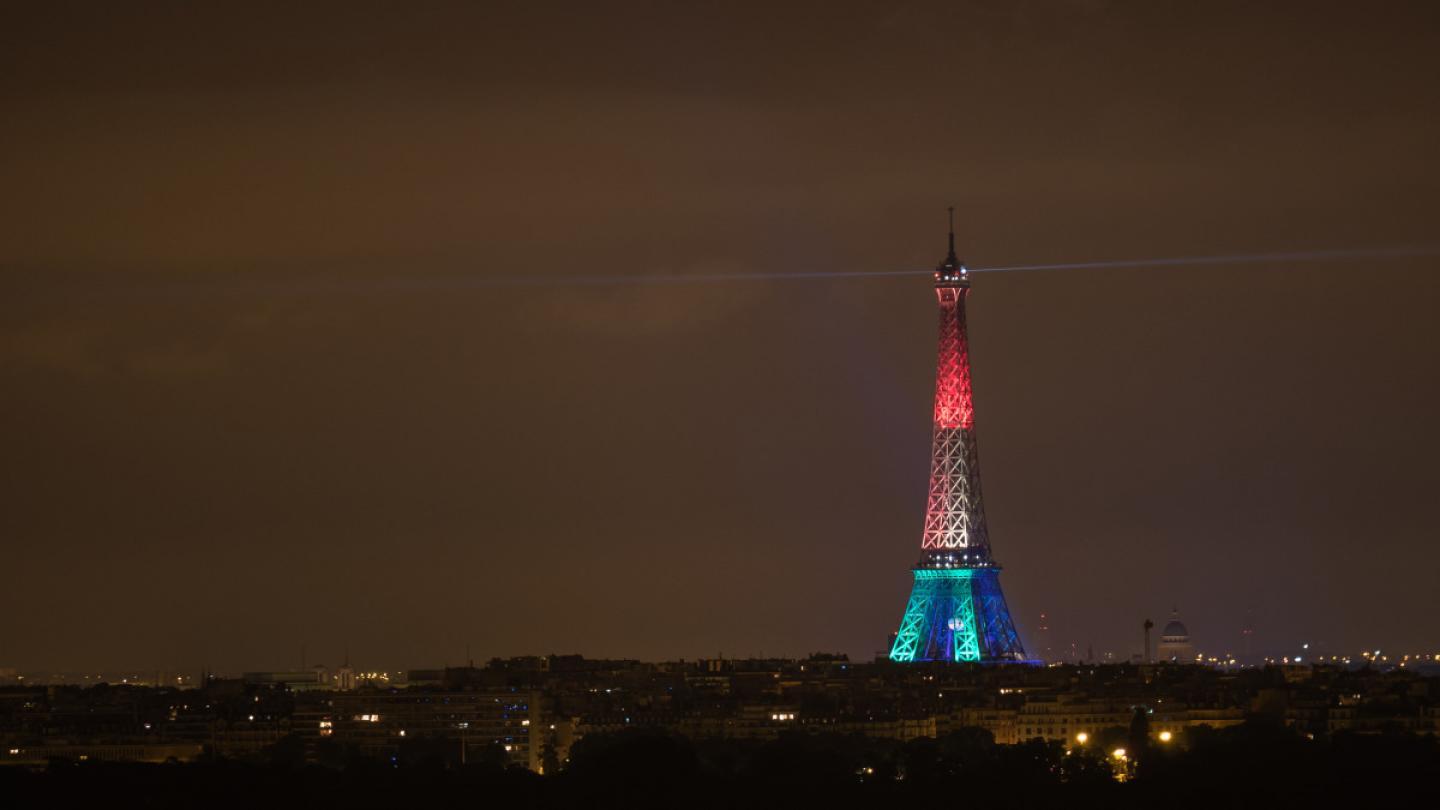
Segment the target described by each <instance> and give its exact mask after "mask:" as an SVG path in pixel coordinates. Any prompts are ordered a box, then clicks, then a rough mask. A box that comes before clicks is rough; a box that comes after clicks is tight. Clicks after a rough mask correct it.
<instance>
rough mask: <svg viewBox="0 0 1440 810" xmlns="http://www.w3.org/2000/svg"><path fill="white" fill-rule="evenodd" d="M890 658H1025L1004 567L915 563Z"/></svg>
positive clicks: (996, 660) (1006, 660) (994, 660)
mask: <svg viewBox="0 0 1440 810" xmlns="http://www.w3.org/2000/svg"><path fill="white" fill-rule="evenodd" d="M890 660H891V661H902V662H908V661H969V662H975V663H1019V662H1023V661H1025V649H1024V648H1023V647H1022V646H1021V644H1020V636H1019V634H1018V633H1016V632H1015V623H1014V622H1013V621H1011V620H1010V609H1009V608H1008V607H1007V606H1006V605H1005V595H1004V594H1003V593H1001V592H1000V568H999V567H998V566H986V567H981V568H923V567H922V568H916V569H915V587H914V589H912V590H911V591H910V601H909V602H908V603H907V604H906V605H905V616H904V618H902V619H901V620H900V632H899V633H898V634H897V635H896V636H895V645H894V647H892V648H891V650H890Z"/></svg>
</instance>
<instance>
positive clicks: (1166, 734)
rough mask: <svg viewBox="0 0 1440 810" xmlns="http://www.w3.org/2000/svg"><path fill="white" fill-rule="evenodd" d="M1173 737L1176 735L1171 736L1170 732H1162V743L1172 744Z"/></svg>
mask: <svg viewBox="0 0 1440 810" xmlns="http://www.w3.org/2000/svg"><path fill="white" fill-rule="evenodd" d="M1173 736H1174V735H1172V734H1171V733H1170V732H1168V731H1162V732H1160V742H1170V739H1171V737H1173Z"/></svg>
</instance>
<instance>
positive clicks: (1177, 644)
mask: <svg viewBox="0 0 1440 810" xmlns="http://www.w3.org/2000/svg"><path fill="white" fill-rule="evenodd" d="M1194 657H1195V648H1194V647H1193V646H1191V644H1190V631H1189V630H1188V629H1186V627H1185V625H1184V624H1183V623H1181V621H1180V612H1179V611H1178V610H1172V611H1170V621H1168V622H1166V623H1165V626H1164V627H1162V628H1161V629H1160V660H1161V661H1189V660H1191V659H1193V658H1194Z"/></svg>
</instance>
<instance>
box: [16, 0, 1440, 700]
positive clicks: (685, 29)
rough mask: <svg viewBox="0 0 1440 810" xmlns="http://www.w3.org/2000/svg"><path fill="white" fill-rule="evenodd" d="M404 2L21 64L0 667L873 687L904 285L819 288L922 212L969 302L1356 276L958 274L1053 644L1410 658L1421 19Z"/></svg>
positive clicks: (1426, 518)
mask: <svg viewBox="0 0 1440 810" xmlns="http://www.w3.org/2000/svg"><path fill="white" fill-rule="evenodd" d="M426 8H427V9H428V10H427V11H426V12H425V13H405V12H402V11H401V10H399V9H398V8H391V7H389V6H386V5H384V4H377V5H374V6H366V7H365V8H363V9H357V8H354V7H352V6H350V5H349V4H345V5H334V6H330V5H326V4H325V3H317V4H307V6H306V7H304V8H299V9H291V10H288V11H286V12H285V13H284V14H283V15H282V14H272V13H270V12H268V11H267V10H265V9H254V8H252V7H250V6H249V5H248V4H234V5H231V4H226V3H217V4H206V7H205V8H196V9H164V10H161V9H158V8H157V10H156V11H155V13H154V14H149V15H145V14H139V13H134V12H132V11H125V10H118V9H87V10H86V11H85V13H81V14H77V13H74V10H73V9H70V10H68V11H67V10H66V8H65V7H64V4H56V5H55V6H54V7H49V5H48V4H47V7H45V8H40V7H35V8H27V9H25V10H23V11H20V12H17V14H16V15H15V19H14V20H13V23H14V24H12V25H7V27H6V30H4V31H0V53H4V54H5V56H4V59H5V60H6V64H7V66H9V67H10V68H11V69H10V70H6V71H0V93H3V95H4V97H5V98H6V99H7V101H8V103H9V105H10V108H11V109H12V110H13V114H12V115H11V116H8V118H9V125H7V127H5V128H4V129H3V131H0V172H3V174H4V176H5V177H7V184H6V185H7V187H8V193H7V194H4V195H3V196H0V223H4V225H3V227H4V228H5V231H4V233H5V237H6V238H5V239H4V240H3V242H4V248H3V249H0V292H3V295H4V296H5V300H6V302H7V304H9V306H7V307H6V308H5V309H6V312H5V314H4V315H3V316H0V386H3V390H4V391H5V392H6V396H5V397H3V398H0V424H3V425H4V426H5V427H4V437H5V446H6V449H5V453H4V456H5V462H4V464H3V465H0V475H3V486H0V492H3V494H0V536H3V538H4V539H5V550H6V555H7V565H6V567H7V570H8V571H9V573H10V575H9V577H7V580H6V585H5V587H4V588H0V669H4V668H13V669H16V670H20V671H34V670H54V671H89V670H97V669H103V670H127V669H135V670H151V671H153V670H156V669H164V670H170V671H186V672H198V671H199V670H200V668H201V667H205V666H208V667H211V668H214V669H216V670H218V671H227V672H238V671H243V670H247V669H255V670H263V669H281V668H285V667H288V666H292V665H293V663H294V662H295V661H297V660H298V658H299V657H300V656H299V654H298V651H299V650H300V648H301V647H302V645H304V646H305V647H306V649H307V650H308V652H307V656H308V657H310V659H311V660H312V661H316V662H319V661H324V662H327V663H332V664H333V663H335V662H338V661H339V660H341V658H342V656H344V655H345V654H346V651H348V652H349V655H350V657H351V658H352V659H353V660H355V661H370V662H385V663H386V664H387V665H393V664H404V665H410V666H426V665H430V666H435V665H441V664H444V663H459V662H460V661H462V660H463V659H464V657H465V656H466V655H467V653H466V650H470V651H472V652H471V653H468V655H473V657H474V658H475V659H477V660H488V659H489V658H492V657H508V656H518V655H546V654H551V653H579V654H583V655H586V656H590V657H595V658H602V657H604V658H638V659H642V660H673V659H678V658H686V659H696V658H705V657H714V656H717V655H719V654H722V653H723V654H724V655H725V656H726V657H735V658H740V657H747V656H758V655H761V654H766V655H772V656H783V657H798V656H804V655H806V654H809V653H812V652H817V651H825V652H841V653H846V654H848V655H850V656H851V658H852V659H854V660H866V661H868V660H870V659H871V658H872V657H873V656H875V655H876V654H877V653H884V652H885V651H886V650H887V649H888V645H887V640H888V637H889V636H890V634H891V633H893V632H895V629H896V627H895V625H896V619H897V615H896V611H897V609H898V608H899V607H900V606H901V605H903V604H904V600H905V596H906V594H907V592H908V591H907V589H908V588H909V587H910V585H911V578H910V575H909V574H908V573H907V571H908V569H909V568H910V567H911V566H912V565H913V564H914V563H915V540H916V535H917V533H919V532H920V531H921V530H922V528H923V519H924V511H925V505H926V503H925V502H926V492H927V487H926V485H927V479H926V469H925V459H926V457H927V453H926V451H927V447H928V445H929V442H930V430H931V424H930V421H931V419H930V416H931V402H932V397H933V393H934V380H935V376H934V375H935V367H934V362H935V356H934V338H935V335H934V327H935V324H934V310H933V307H934V302H933V298H932V295H933V290H932V289H931V286H932V284H931V282H930V281H929V280H928V279H926V278H925V277H924V275H923V273H922V274H921V275H899V274H897V275H874V276H857V277H853V278H820V277H814V276H813V275H812V274H821V273H829V272H834V273H877V274H879V273H899V272H900V271H908V270H916V269H918V270H921V271H923V270H924V269H925V268H928V267H931V266H933V263H934V261H935V258H936V255H937V252H938V251H939V250H940V249H941V248H942V246H943V240H944V233H945V232H944V211H945V208H946V206H948V205H950V204H954V205H955V207H956V230H957V236H956V238H957V249H958V250H959V252H960V253H961V254H962V255H963V257H964V258H965V259H966V260H967V261H969V262H971V263H972V264H973V265H974V266H976V267H979V268H983V267H997V268H998V267H1008V266H1013V265H1037V264H1073V263H1084V262H1092V261H1093V262H1104V261H1109V260H1115V261H1125V260H1133V259H1144V258H1146V257H1195V256H1221V255H1229V254H1253V253H1269V252H1278V253H1306V252H1310V251H1329V250H1335V251H1362V252H1363V251H1373V253H1369V254H1367V257H1366V258H1359V257H1358V254H1352V255H1350V256H1349V257H1348V258H1344V257H1341V258H1336V259H1332V260H1326V261H1311V260H1305V259H1300V258H1296V259H1295V260H1294V261H1275V262H1268V263H1263V264H1254V265H1242V264H1221V263H1217V264H1213V265H1186V266H1134V267H1112V268H1101V267H1096V268H1090V269H1074V270H1055V271H1048V272H1033V273H1018V272H1017V273H1000V272H995V273H976V274H975V279H974V293H975V294H974V296H973V298H972V299H971V305H970V309H969V312H968V318H969V328H970V342H971V349H972V352H971V361H972V363H973V367H974V379H975V392H976V393H975V402H974V408H975V414H976V421H977V422H978V423H979V424H980V425H982V426H983V427H981V428H980V438H979V443H980V445H981V455H983V457H984V459H985V490H986V518H987V520H988V525H989V531H990V533H991V535H992V537H993V538H994V541H995V542H996V543H998V544H999V546H1000V548H1001V549H1002V550H1001V551H998V552H997V555H998V556H999V557H1000V558H1002V560H1003V562H1004V565H1005V575H1004V587H1005V595H1006V598H1007V600H1008V602H1009V608H1010V611H1011V613H1012V614H1013V616H1014V617H1015V620H1016V624H1017V625H1018V626H1019V628H1020V632H1021V636H1022V641H1023V646H1024V647H1025V648H1026V649H1027V650H1032V651H1033V650H1036V649H1038V648H1039V647H1040V645H1039V643H1038V640H1037V639H1036V638H1035V635H1034V634H1035V633H1036V629H1035V628H1037V627H1038V626H1040V624H1039V617H1040V616H1041V614H1045V616H1046V625H1045V626H1047V627H1048V628H1049V630H1048V631H1047V633H1048V636H1049V639H1050V644H1049V645H1048V646H1049V647H1050V648H1051V649H1054V650H1063V651H1066V652H1067V653H1068V650H1069V649H1070V645H1072V644H1074V645H1076V646H1077V647H1078V649H1079V651H1081V652H1083V651H1086V650H1087V649H1092V648H1093V650H1095V651H1096V652H1097V653H1099V652H1101V651H1113V652H1115V653H1116V654H1117V655H1121V656H1128V655H1130V654H1132V653H1133V652H1135V651H1138V649H1139V647H1140V645H1141V636H1142V630H1141V622H1142V621H1144V620H1145V619H1150V620H1153V621H1155V622H1156V623H1157V624H1163V623H1164V622H1165V619H1166V617H1167V616H1168V615H1169V612H1170V610H1171V609H1172V608H1178V610H1179V612H1180V614H1181V615H1182V616H1183V618H1184V621H1185V624H1186V625H1187V626H1188V627H1189V630H1190V632H1191V634H1192V636H1193V638H1194V641H1195V644H1196V646H1197V648H1199V649H1203V650H1206V651H1210V652H1214V653H1216V654H1222V653H1227V652H1239V651H1240V650H1241V649H1242V645H1243V644H1246V643H1249V644H1252V645H1253V647H1254V649H1255V650H1256V651H1268V650H1274V651H1279V650H1282V649H1288V648H1290V647H1292V646H1294V645H1299V644H1304V643H1308V644H1310V645H1312V646H1313V647H1315V648H1316V649H1326V650H1331V651H1335V652H1337V653H1339V652H1344V653H1354V654H1358V652H1359V651H1361V650H1362V649H1372V650H1373V649H1386V650H1389V649H1395V650H1403V651H1407V652H1410V651H1413V652H1427V651H1429V648H1430V647H1432V646H1435V645H1437V644H1440V591H1437V590H1436V589H1435V588H1433V586H1432V583H1431V579H1433V571H1435V570H1437V569H1440V543H1436V542H1435V540H1436V529H1435V528H1434V525H1433V503H1432V502H1433V499H1434V493H1435V492H1436V491H1437V489H1440V472H1437V470H1436V469H1435V466H1434V464H1433V463H1432V459H1433V458H1435V457H1436V456H1437V455H1440V425H1437V423H1436V422H1435V420H1434V419H1433V415H1434V413H1435V412H1436V411H1437V409H1440V377H1437V375H1436V374H1435V373H1434V370H1435V369H1436V368H1437V367H1440V335H1437V334H1436V331H1435V329H1434V328H1433V323H1434V313H1435V312H1436V311H1437V310H1440V258H1437V257H1436V256H1435V255H1434V254H1431V255H1425V254H1424V251H1423V250H1417V251H1412V252H1410V253H1405V252H1403V251H1399V252H1392V253H1390V254H1386V251H1390V250H1391V249H1394V248H1421V249H1423V248H1426V247H1429V248H1434V247H1435V246H1436V242H1437V240H1436V235H1435V227H1434V222H1435V211H1436V201H1437V199H1440V161H1437V160H1436V158H1435V156H1434V149H1433V143H1434V142H1435V141H1436V140H1437V137H1440V105H1437V104H1436V103H1435V101H1434V94H1433V92H1431V91H1429V89H1428V82H1429V77H1430V76H1432V75H1434V74H1435V72H1436V69H1437V68H1440V47H1436V45H1437V44H1440V43H1437V41H1436V35H1435V33H1434V32H1435V31H1437V30H1440V26H1437V25H1435V24H1434V23H1435V20H1434V11H1433V9H1431V8H1430V7H1428V6H1427V5H1425V4H1396V5H1395V6H1393V7H1391V8H1389V9H1388V11H1387V13H1383V14H1382V13H1374V14H1368V15H1360V14H1356V13H1352V12H1351V11H1350V10H1347V9H1345V8H1343V7H1341V6H1340V5H1338V4H1337V5H1336V6H1334V7H1330V5H1329V4H1323V3H1322V4H1306V5H1304V6H1303V7H1302V6H1295V7H1293V8H1292V7H1288V6H1286V5H1285V4H1278V5H1275V6H1267V7H1265V8H1253V7H1251V6H1248V5H1243V4H1238V3H1237V4H1226V3H1221V4H1218V5H1214V4H1207V7H1206V8H1193V9H1183V8H1178V9H1177V8H1165V9H1150V8H1147V7H1144V6H1139V7H1134V8H1124V9H1121V8H1120V7H1119V6H1116V5H1113V4H1107V3H1103V2H1101V3H1073V4H1061V5H1060V6H1057V7H1056V9H1054V10H1052V11H1050V12H1048V13H1045V14H1035V13H1027V12H1026V11H1025V10H1024V9H1023V8H1015V9H1009V10H1004V9H998V8H991V7H989V6H986V5H984V4H967V3H950V4H934V5H933V6H927V5H924V4H922V5H919V6H914V7H906V8H894V9H890V8H884V7H871V6H867V5H864V4H844V3H842V4H839V5H833V4H832V5H829V6H827V7H826V9H825V11H824V13H818V12H815V11H813V10H810V11H803V10H800V9H798V7H797V8H795V9H776V10H771V11H769V12H767V13H766V14H764V15H758V16H757V15H755V14H751V13H749V12H746V11H744V10H742V9H738V8H737V9H734V10H725V9H711V10H709V11H705V12H701V11H699V10H696V9H682V8H656V9H648V10H644V11H641V10H619V9H604V10H600V9H584V8H580V9H575V10H573V11H571V12H567V13H566V14H565V15H564V21H563V23H564V24H560V25H557V21H556V20H555V19H554V18H553V17H552V16H550V15H549V14H548V13H547V12H546V11H544V10H540V9H505V10H482V9H478V8H467V7H465V6H463V5H459V4H456V5H447V4H434V5H429V6H426ZM1302 9H1303V11H1302ZM262 42H263V43H265V45H264V47H260V46H258V45H257V44H256V43H262ZM536 54H543V55H544V56H543V58H537V56H536ZM1217 54H1218V55H1220V56H1221V57H1222V58H1215V56H1216V55H1217ZM675 276H681V277H706V278H708V279H709V280H706V281H696V282H695V283H689V284H674V283H664V284H644V283H599V282H601V281H604V280H614V279H630V280H633V279H635V278H637V277H640V278H662V277H663V278H667V279H669V278H672V277H675ZM737 276H743V277H744V279H745V280H725V277H737ZM770 276H775V277H778V278H776V279H774V280H767V278H762V277H770ZM785 276H793V278H789V279H786V278H783V277H785ZM516 279H522V280H527V282H528V281H533V282H534V283H524V284H518V283H511V282H513V281H514V280H516ZM500 282H503V283H500ZM590 282H594V283H590ZM1247 631H1248V632H1249V638H1248V641H1247V638H1246V634H1247ZM1434 652H1440V650H1435V651H1434Z"/></svg>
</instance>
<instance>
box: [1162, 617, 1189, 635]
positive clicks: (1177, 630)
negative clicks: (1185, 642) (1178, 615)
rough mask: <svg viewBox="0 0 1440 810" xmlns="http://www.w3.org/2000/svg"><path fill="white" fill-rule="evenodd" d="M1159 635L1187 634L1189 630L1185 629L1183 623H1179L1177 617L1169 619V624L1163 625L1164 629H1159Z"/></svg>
mask: <svg viewBox="0 0 1440 810" xmlns="http://www.w3.org/2000/svg"><path fill="white" fill-rule="evenodd" d="M1160 635H1162V636H1188V635H1190V631H1189V630H1186V629H1185V625H1183V624H1181V623H1180V620H1179V619H1171V620H1170V622H1169V624H1166V625H1165V629H1164V630H1161V631H1160Z"/></svg>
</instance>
